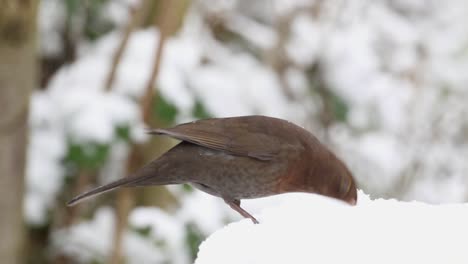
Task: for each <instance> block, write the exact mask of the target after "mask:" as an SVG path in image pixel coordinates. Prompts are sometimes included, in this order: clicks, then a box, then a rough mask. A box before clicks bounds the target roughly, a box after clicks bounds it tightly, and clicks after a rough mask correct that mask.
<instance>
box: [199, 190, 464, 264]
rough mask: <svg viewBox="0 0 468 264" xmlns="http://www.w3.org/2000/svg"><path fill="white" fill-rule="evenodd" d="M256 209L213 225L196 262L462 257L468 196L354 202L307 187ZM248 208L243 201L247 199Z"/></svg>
mask: <svg viewBox="0 0 468 264" xmlns="http://www.w3.org/2000/svg"><path fill="white" fill-rule="evenodd" d="M273 199H277V200H278V199H281V200H282V201H281V202H279V203H277V204H276V206H272V207H269V208H266V209H264V210H263V211H262V212H261V213H259V214H257V215H256V217H257V219H258V220H259V221H260V224H258V225H254V224H252V222H251V221H250V220H248V219H245V220H242V221H239V222H236V223H232V224H229V225H227V226H226V227H224V228H223V229H221V230H218V231H217V232H215V233H214V234H212V235H211V236H210V237H208V238H207V240H206V241H204V242H203V243H202V245H201V246H200V251H199V253H198V258H197V260H196V262H195V263H196V264H217V263H224V264H231V263H232V264H239V263H268V264H275V263H298V264H300V263H304V264H305V263H308V264H309V263H321V264H324V263H362V264H364V263H392V264H393V263H427V264H428V263H460V264H461V263H468V252H467V251H466V243H464V241H466V238H467V237H468V228H467V226H466V223H467V222H468V204H458V205H428V204H424V203H420V202H399V201H396V200H383V199H379V200H370V199H369V197H368V196H367V195H366V194H364V193H363V192H359V197H358V203H357V206H355V207H351V206H348V205H346V204H344V203H342V202H339V201H336V200H333V199H329V198H325V197H321V196H318V195H311V194H298V193H294V194H286V195H281V198H278V197H276V198H273ZM246 208H248V207H246Z"/></svg>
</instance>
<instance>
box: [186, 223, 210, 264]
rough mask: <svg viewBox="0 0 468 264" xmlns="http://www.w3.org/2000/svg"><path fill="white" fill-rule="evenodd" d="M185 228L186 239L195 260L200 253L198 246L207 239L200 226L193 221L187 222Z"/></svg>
mask: <svg viewBox="0 0 468 264" xmlns="http://www.w3.org/2000/svg"><path fill="white" fill-rule="evenodd" d="M185 228H186V230H187V233H186V234H187V235H186V237H185V238H186V239H185V240H186V241H187V245H188V247H189V250H190V256H191V257H192V259H193V260H195V258H196V257H197V253H198V247H199V246H200V244H201V242H203V240H204V239H205V236H204V235H203V234H202V232H201V231H200V229H198V227H197V226H196V225H194V224H192V223H189V224H187V225H186V226H185Z"/></svg>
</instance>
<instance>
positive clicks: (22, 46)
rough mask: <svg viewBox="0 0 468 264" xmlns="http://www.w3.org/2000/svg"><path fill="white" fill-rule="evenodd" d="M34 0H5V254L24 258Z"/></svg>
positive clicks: (1, 124) (1, 68)
mask: <svg viewBox="0 0 468 264" xmlns="http://www.w3.org/2000/svg"><path fill="white" fill-rule="evenodd" d="M37 3H38V1H35V0H30V1H27V0H22V1H21V0H0V6H1V8H0V106H1V108H2V109H1V111H2V112H1V115H0V215H1V217H0V238H1V243H0V260H1V262H2V263H21V262H22V259H23V256H22V254H24V224H23V192H24V188H23V187H24V186H23V185H24V172H25V156H26V145H27V118H28V105H29V97H30V93H31V91H32V89H33V88H34V86H35V85H36V71H37V66H36V45H35V42H36V35H35V31H36V12H37Z"/></svg>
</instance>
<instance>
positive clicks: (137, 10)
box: [105, 0, 149, 91]
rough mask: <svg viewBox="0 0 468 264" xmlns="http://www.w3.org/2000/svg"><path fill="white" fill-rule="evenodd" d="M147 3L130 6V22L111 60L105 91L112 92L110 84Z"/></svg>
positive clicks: (144, 12)
mask: <svg viewBox="0 0 468 264" xmlns="http://www.w3.org/2000/svg"><path fill="white" fill-rule="evenodd" d="M148 3H149V1H147V0H146V1H143V2H142V3H141V5H140V6H139V7H134V6H130V11H129V12H130V20H129V22H128V23H127V25H126V27H125V29H124V31H123V35H122V39H121V41H120V43H119V46H118V47H117V50H116V51H115V54H114V57H113V58H112V64H111V69H110V71H109V75H108V76H107V79H106V83H105V89H106V91H111V90H112V84H113V83H114V79H115V75H116V72H117V68H118V66H119V64H120V60H121V59H122V55H123V53H124V51H125V48H126V47H127V43H128V40H129V39H130V35H131V33H132V32H133V30H134V29H135V27H137V26H138V25H139V24H141V21H142V19H143V17H144V16H145V14H146V10H147V9H148V8H147V6H148Z"/></svg>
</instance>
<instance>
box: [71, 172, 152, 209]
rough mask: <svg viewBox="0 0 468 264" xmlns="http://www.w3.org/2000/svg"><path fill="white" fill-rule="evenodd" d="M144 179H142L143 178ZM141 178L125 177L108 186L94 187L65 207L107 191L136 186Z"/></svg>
mask: <svg viewBox="0 0 468 264" xmlns="http://www.w3.org/2000/svg"><path fill="white" fill-rule="evenodd" d="M143 179H144V178H143ZM143 179H142V177H125V178H122V179H119V180H116V181H114V182H111V183H109V184H105V185H102V186H99V187H96V188H94V189H91V190H89V191H87V192H84V193H82V194H80V195H78V196H76V197H75V198H73V199H71V200H70V201H69V202H68V203H67V206H73V205H75V204H77V203H79V202H82V201H83V200H85V199H86V198H90V197H92V196H95V195H98V194H101V193H105V192H108V191H112V190H114V189H116V188H119V187H123V186H128V185H133V184H136V183H137V182H138V181H141V180H143Z"/></svg>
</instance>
